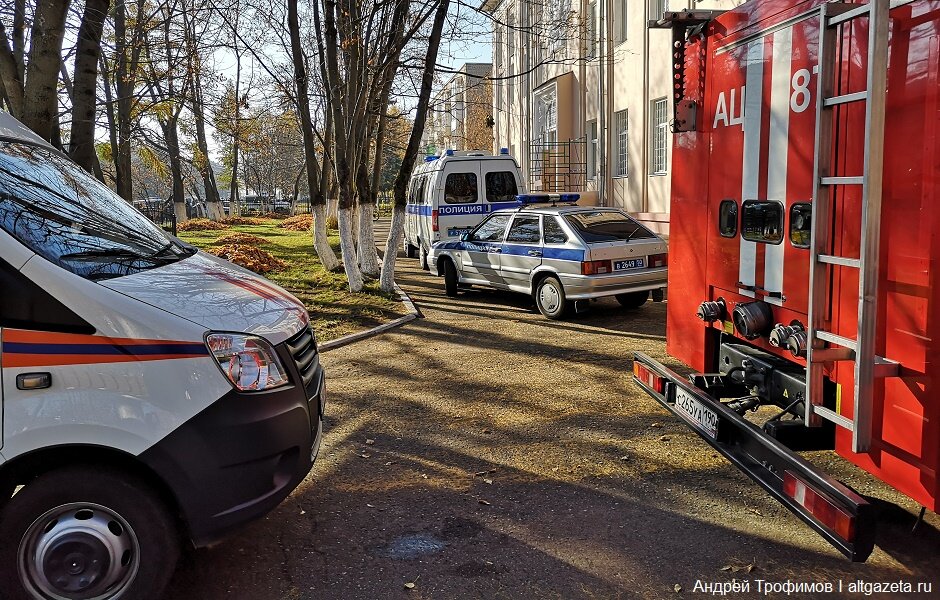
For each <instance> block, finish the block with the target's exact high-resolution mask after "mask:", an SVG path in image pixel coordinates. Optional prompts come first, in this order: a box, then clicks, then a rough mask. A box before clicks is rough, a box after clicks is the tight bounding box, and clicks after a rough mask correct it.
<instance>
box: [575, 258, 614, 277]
mask: <svg viewBox="0 0 940 600" xmlns="http://www.w3.org/2000/svg"><path fill="white" fill-rule="evenodd" d="M612 270H613V266H612V265H611V262H610V261H609V260H590V261H585V262H583V263H581V274H582V275H606V274H607V273H610V272H611V271H612Z"/></svg>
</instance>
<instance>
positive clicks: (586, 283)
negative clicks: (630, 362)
mask: <svg viewBox="0 0 940 600" xmlns="http://www.w3.org/2000/svg"><path fill="white" fill-rule="evenodd" d="M519 199H520V203H517V205H516V206H517V208H516V209H503V210H498V211H496V212H494V213H493V214H491V215H490V216H488V217H487V218H486V219H484V220H483V221H482V222H481V223H480V224H479V225H478V226H477V227H475V228H474V229H473V230H472V231H471V232H469V233H467V234H464V235H463V236H462V237H461V239H460V240H458V241H450V242H438V243H436V244H434V245H433V246H432V247H431V252H430V254H429V257H428V260H429V262H430V266H431V271H432V272H433V273H436V274H437V275H438V276H441V277H443V278H444V289H445V291H446V293H447V295H448V296H454V295H456V294H457V292H458V290H460V289H461V288H466V287H468V286H471V285H481V286H486V287H491V288H496V289H505V290H511V291H514V292H521V293H524V294H528V295H531V296H532V297H533V299H534V300H535V304H536V306H538V309H539V311H540V312H541V313H542V314H543V315H545V316H546V317H548V318H549V319H561V318H563V317H564V316H566V315H567V314H568V313H569V312H570V311H571V310H572V309H582V308H584V304H582V301H585V300H590V299H594V298H602V297H605V296H614V297H615V298H616V299H617V300H618V301H619V302H620V304H622V305H623V306H624V307H626V308H639V307H640V306H642V305H643V304H644V303H645V302H646V301H647V300H648V299H649V297H650V292H651V291H653V292H660V293H661V291H662V290H663V289H664V288H665V287H666V270H667V262H668V260H667V248H666V242H665V241H663V240H662V238H660V237H659V236H657V235H656V234H655V233H653V232H652V231H650V230H649V229H647V228H646V227H644V226H643V225H642V224H640V223H638V222H637V221H636V220H634V219H633V218H632V217H630V216H629V215H628V214H626V213H625V212H623V211H621V210H618V209H614V208H596V207H581V206H577V205H556V204H542V205H539V204H536V203H537V202H542V201H545V200H547V199H550V197H548V196H544V195H541V196H538V195H536V196H520V197H519ZM562 199H563V198H562ZM576 304H577V306H576Z"/></svg>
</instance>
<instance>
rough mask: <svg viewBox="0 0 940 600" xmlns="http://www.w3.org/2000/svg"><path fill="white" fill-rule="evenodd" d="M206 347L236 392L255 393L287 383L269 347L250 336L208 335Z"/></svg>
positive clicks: (280, 364) (282, 366)
mask: <svg viewBox="0 0 940 600" xmlns="http://www.w3.org/2000/svg"><path fill="white" fill-rule="evenodd" d="M206 345H207V346H208V347H209V351H210V352H212V356H213V357H214V358H215V361H216V362H217V363H218V364H219V368H221V369H222V374H223V375H225V376H226V377H227V378H228V380H229V381H231V382H232V385H234V386H235V388H236V389H238V390H240V391H242V392H257V391H261V390H270V389H273V388H277V387H281V386H282V385H286V384H287V383H288V379H287V372H286V371H285V370H284V365H283V364H282V363H281V360H280V359H279V358H278V357H277V354H276V353H275V352H274V348H272V347H271V344H269V343H267V342H266V341H265V340H263V339H261V338H259V337H257V336H253V335H238V334H233V333H211V334H209V335H207V336H206Z"/></svg>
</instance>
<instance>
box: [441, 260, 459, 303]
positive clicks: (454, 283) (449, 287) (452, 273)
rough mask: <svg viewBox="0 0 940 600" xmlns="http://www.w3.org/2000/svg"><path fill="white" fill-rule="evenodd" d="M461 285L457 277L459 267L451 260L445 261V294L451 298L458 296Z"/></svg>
mask: <svg viewBox="0 0 940 600" xmlns="http://www.w3.org/2000/svg"><path fill="white" fill-rule="evenodd" d="M459 288H460V283H459V280H458V277H457V267H455V266H454V262H453V261H452V260H450V259H449V258H445V259H444V293H445V294H447V295H448V296H450V297H454V296H456V295H457V290H458V289H459Z"/></svg>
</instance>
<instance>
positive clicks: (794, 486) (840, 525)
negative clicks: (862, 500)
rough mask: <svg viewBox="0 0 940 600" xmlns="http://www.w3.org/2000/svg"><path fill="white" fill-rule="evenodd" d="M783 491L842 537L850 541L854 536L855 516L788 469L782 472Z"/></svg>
mask: <svg viewBox="0 0 940 600" xmlns="http://www.w3.org/2000/svg"><path fill="white" fill-rule="evenodd" d="M783 493H785V494H786V495H787V496H789V497H791V498H793V499H794V500H796V502H797V504H799V505H800V506H802V507H803V508H805V509H806V510H807V511H808V512H809V513H810V514H811V515H813V517H815V518H816V520H818V521H819V522H820V523H822V524H823V525H825V526H826V527H828V528H829V529H831V530H832V531H834V532H835V533H836V534H837V535H838V536H839V537H841V538H842V539H844V540H846V541H852V540H853V539H854V538H855V517H853V516H852V515H850V514H848V513H847V512H845V511H844V510H843V509H842V508H840V507H838V506H836V505H835V504H834V503H833V502H832V501H831V500H829V499H828V498H826V497H825V496H823V495H822V494H820V493H817V492H816V491H815V490H814V489H813V488H812V487H810V486H809V484H807V483H805V482H804V481H803V480H801V479H799V478H797V477H796V476H795V475H793V473H791V472H790V471H784V473H783Z"/></svg>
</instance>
